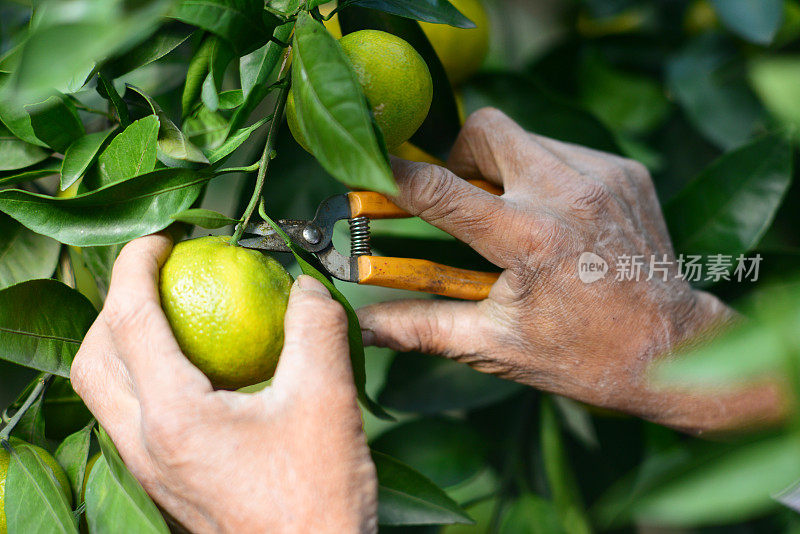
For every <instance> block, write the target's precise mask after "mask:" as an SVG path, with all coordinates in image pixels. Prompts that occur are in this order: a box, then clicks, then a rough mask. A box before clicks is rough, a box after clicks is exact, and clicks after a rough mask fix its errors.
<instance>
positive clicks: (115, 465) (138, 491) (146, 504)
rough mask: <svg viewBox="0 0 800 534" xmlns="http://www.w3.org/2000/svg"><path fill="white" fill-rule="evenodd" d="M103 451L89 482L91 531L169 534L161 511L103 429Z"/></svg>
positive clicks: (100, 433)
mask: <svg viewBox="0 0 800 534" xmlns="http://www.w3.org/2000/svg"><path fill="white" fill-rule="evenodd" d="M97 438H98V440H99V441H100V448H101V450H102V451H103V455H102V456H101V457H100V458H98V460H97V462H96V463H95V464H94V467H92V470H91V473H90V474H89V481H88V483H87V485H86V520H87V522H88V523H89V530H90V531H91V532H117V531H118V529H119V525H121V524H122V525H125V532H130V533H136V534H139V533H159V534H169V528H168V527H167V524H166V523H165V522H164V518H163V517H162V516H161V512H159V511H158V508H157V507H156V505H155V504H153V501H151V500H150V497H148V496H147V493H145V491H144V489H143V488H142V486H141V485H140V484H139V482H138V481H137V480H136V479H135V478H134V477H133V475H132V474H131V473H130V472H129V471H128V469H127V468H126V467H125V464H124V463H122V458H120V456H119V453H118V452H117V449H116V447H114V443H112V441H111V438H109V437H108V434H106V432H105V431H104V430H103V429H100V431H99V432H98V433H97Z"/></svg>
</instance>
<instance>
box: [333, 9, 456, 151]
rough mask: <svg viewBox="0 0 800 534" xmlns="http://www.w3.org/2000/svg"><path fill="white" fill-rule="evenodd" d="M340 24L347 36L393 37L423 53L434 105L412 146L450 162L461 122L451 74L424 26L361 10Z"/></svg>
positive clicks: (350, 12) (345, 15)
mask: <svg viewBox="0 0 800 534" xmlns="http://www.w3.org/2000/svg"><path fill="white" fill-rule="evenodd" d="M339 24H340V26H341V28H342V32H343V33H345V34H347V33H351V32H354V31H358V30H362V29H373V30H380V31H385V32H388V33H391V34H393V35H396V36H398V37H400V38H402V39H404V40H405V41H407V42H408V43H409V44H410V45H411V46H413V47H414V49H415V50H416V51H417V52H419V54H420V55H421V56H422V59H424V60H425V63H426V64H427V65H428V70H429V71H430V73H431V79H432V81H433V101H432V102H431V107H430V110H429V111H428V116H427V117H426V118H425V121H424V122H423V123H422V126H420V127H419V129H418V130H417V132H416V133H415V134H414V135H413V136H412V137H411V142H412V143H414V144H415V145H416V146H418V147H420V148H422V149H423V150H425V151H427V152H428V153H430V154H433V155H434V156H436V157H438V158H439V159H441V160H446V159H447V155H448V154H449V153H450V149H451V148H452V146H453V143H454V142H455V140H456V137H457V136H458V132H459V130H460V129H461V122H460V119H459V116H458V107H457V105H456V101H455V97H454V96H453V95H454V93H453V88H452V87H451V85H450V81H449V80H448V78H447V73H446V72H445V70H444V66H442V62H441V61H440V60H439V56H438V55H437V54H436V51H435V50H434V49H433V46H432V45H431V44H430V42H429V41H428V38H427V37H426V36H425V34H424V33H423V31H422V28H421V27H420V25H419V24H418V23H417V22H416V21H414V20H409V19H406V18H402V17H398V16H395V15H391V14H389V13H383V12H380V11H375V10H374V9H366V8H363V7H358V6H350V7H348V8H347V9H344V10H342V11H341V12H340V13H339Z"/></svg>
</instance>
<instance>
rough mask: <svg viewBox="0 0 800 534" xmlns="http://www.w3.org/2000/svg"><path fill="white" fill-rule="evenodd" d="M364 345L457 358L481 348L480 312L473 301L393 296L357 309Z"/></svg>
mask: <svg viewBox="0 0 800 534" xmlns="http://www.w3.org/2000/svg"><path fill="white" fill-rule="evenodd" d="M358 317H359V321H360V323H361V329H362V332H363V335H364V344H365V345H375V346H378V347H389V348H391V349H393V350H397V351H400V352H411V351H418V352H424V353H426V354H436V355H439V356H445V357H448V358H454V359H459V358H460V357H462V356H468V355H470V354H476V353H479V352H481V347H482V346H484V344H485V339H486V338H487V336H486V335H485V332H486V328H484V326H483V324H484V316H483V315H482V314H481V312H480V309H479V308H478V305H477V304H476V303H474V302H456V301H444V300H396V301H392V302H383V303H380V304H373V305H371V306H366V307H364V308H361V309H360V310H358Z"/></svg>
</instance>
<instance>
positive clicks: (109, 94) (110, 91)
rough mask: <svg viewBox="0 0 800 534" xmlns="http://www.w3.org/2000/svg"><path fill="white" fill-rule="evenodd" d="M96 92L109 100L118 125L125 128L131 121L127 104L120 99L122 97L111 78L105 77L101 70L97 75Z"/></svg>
mask: <svg viewBox="0 0 800 534" xmlns="http://www.w3.org/2000/svg"><path fill="white" fill-rule="evenodd" d="M97 92H98V93H99V94H100V96H102V97H103V98H105V99H106V100H108V101H109V102H111V105H112V106H114V110H115V111H116V112H117V117H118V118H119V124H120V126H122V127H123V128H127V127H128V126H129V125H130V123H131V115H130V112H129V111H128V106H126V105H125V102H123V101H122V97H121V96H119V93H118V92H117V89H116V87H114V84H113V83H112V82H111V80H109V79H108V78H106V76H105V75H104V74H103V73H102V72H100V73H98V75H97Z"/></svg>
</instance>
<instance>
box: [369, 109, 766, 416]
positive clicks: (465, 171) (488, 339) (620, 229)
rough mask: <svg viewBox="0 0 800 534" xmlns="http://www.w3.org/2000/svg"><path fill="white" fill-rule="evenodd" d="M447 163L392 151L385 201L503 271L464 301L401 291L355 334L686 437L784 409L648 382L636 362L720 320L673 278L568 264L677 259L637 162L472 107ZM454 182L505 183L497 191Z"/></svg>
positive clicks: (723, 315) (715, 306)
mask: <svg viewBox="0 0 800 534" xmlns="http://www.w3.org/2000/svg"><path fill="white" fill-rule="evenodd" d="M448 167H449V169H450V170H447V169H445V168H442V167H438V166H435V165H430V164H425V163H411V162H408V161H404V160H400V159H396V160H394V172H395V176H396V178H397V181H398V185H399V186H400V195H399V196H398V198H397V199H396V200H395V202H396V203H397V204H398V205H399V206H400V207H402V208H403V209H405V210H406V211H408V212H410V213H413V214H417V215H419V216H420V217H422V218H423V219H425V220H427V221H428V222H430V223H432V224H434V225H435V226H438V227H439V228H441V229H443V230H445V231H447V232H448V233H450V234H452V235H454V236H455V237H457V238H459V239H461V240H462V241H464V242H466V243H467V244H468V245H470V246H472V247H473V248H474V249H475V250H476V251H477V252H479V253H480V254H481V255H483V256H484V257H485V258H486V259H488V260H489V261H491V262H492V263H494V264H496V265H497V266H499V267H501V268H503V269H505V271H504V272H503V274H502V275H501V277H500V279H499V280H498V282H497V283H496V284H495V285H494V287H493V288H492V292H491V294H490V296H489V298H488V299H487V300H485V301H482V302H479V303H477V304H475V303H468V302H453V301H430V300H411V301H395V302H389V303H384V304H377V305H373V306H370V307H367V308H365V309H362V310H361V311H360V313H359V315H360V318H361V326H362V328H363V329H364V330H365V341H367V342H368V343H370V342H371V343H373V344H376V345H380V346H388V347H391V348H393V349H396V350H400V351H412V350H417V351H422V352H427V353H433V354H440V355H444V356H447V357H450V358H453V359H455V360H458V361H462V362H465V363H469V364H471V365H472V366H473V367H475V368H476V369H478V370H480V371H484V372H488V373H492V374H497V375H500V376H502V377H505V378H508V379H511V380H515V381H518V382H522V383H524V384H528V385H531V386H534V387H537V388H539V389H542V390H545V391H550V392H554V393H558V394H561V395H566V396H569V397H572V398H575V399H578V400H581V401H585V402H588V403H591V404H594V405H597V406H602V407H606V408H611V409H616V410H620V411H624V412H628V413H631V414H635V415H637V416H640V417H644V418H646V419H650V420H652V421H655V422H658V423H661V424H665V425H669V426H673V427H676V428H681V429H684V430H690V431H696V432H701V431H706V430H724V429H729V428H734V427H738V426H741V425H745V424H749V423H752V422H754V421H764V420H770V419H773V420H774V419H776V418H778V417H780V416H781V409H780V405H781V402H780V396H779V392H778V391H777V388H776V387H775V386H774V385H771V384H765V385H763V387H761V386H754V387H752V388H750V389H748V390H747V391H740V392H735V393H731V394H727V395H717V394H716V392H714V393H710V394H709V395H707V396H704V395H695V394H683V393H671V392H663V391H657V390H654V389H653V388H652V387H651V386H650V384H649V383H648V381H647V376H646V372H647V369H648V366H649V364H650V363H651V362H652V361H653V360H655V359H656V358H659V357H662V356H663V355H665V354H668V353H669V352H670V351H672V350H673V349H674V348H676V347H677V346H678V345H679V344H681V343H683V342H686V341H688V340H691V339H692V338H693V337H695V336H696V335H698V334H700V333H702V332H703V331H705V330H709V329H713V328H715V327H717V326H719V325H720V324H721V323H725V322H726V321H729V320H730V319H731V318H732V315H733V314H732V312H731V310H730V309H728V308H727V307H726V306H725V305H724V304H722V303H721V302H720V301H719V300H717V299H716V298H715V297H713V296H712V295H710V294H708V293H705V292H702V291H696V290H693V289H692V288H691V287H690V285H689V284H688V283H687V282H686V281H684V280H682V279H679V278H676V277H675V275H676V274H677V273H676V272H675V263H674V261H673V262H672V263H671V265H672V269H671V271H670V273H669V277H668V280H667V281H662V280H661V278H660V277H658V276H655V277H653V279H652V280H645V278H646V277H642V278H641V279H640V280H638V281H616V280H615V273H613V272H611V273H609V274H608V275H607V276H606V277H605V278H604V279H602V280H599V281H596V282H594V283H592V284H584V283H583V282H582V281H581V280H580V279H579V277H578V272H577V264H578V258H579V257H580V256H581V254H582V253H583V252H593V253H595V254H598V255H600V256H601V257H603V258H604V259H605V260H606V261H607V262H608V263H609V264H610V265H614V263H615V260H614V258H618V257H620V256H623V255H627V256H633V255H643V256H644V257H645V258H649V257H650V256H651V255H653V256H654V257H656V258H657V259H659V260H661V259H662V258H664V257H666V258H672V259H673V260H674V252H673V249H672V244H671V242H670V238H669V235H668V233H667V228H666V225H665V223H664V219H663V216H662V214H661V210H660V208H659V204H658V200H657V198H656V193H655V189H654V187H653V183H652V181H651V179H650V175H649V173H648V172H647V170H646V169H645V167H644V166H642V165H641V164H639V163H637V162H635V161H632V160H627V159H624V158H621V157H618V156H614V155H611V154H607V153H603V152H598V151H595V150H590V149H587V148H583V147H579V146H576V145H572V144H568V143H563V142H559V141H555V140H553V139H548V138H544V137H541V136H537V135H534V134H531V133H528V132H525V131H524V130H522V128H520V127H519V126H518V125H517V124H516V123H514V122H513V121H512V120H511V119H509V118H508V117H506V116H505V115H504V114H502V113H501V112H499V111H497V110H493V109H484V110H481V111H478V112H476V113H474V114H473V115H472V116H471V117H470V118H469V119H468V121H467V123H466V125H465V126H464V128H463V130H462V131H461V134H460V136H459V139H458V140H457V141H456V144H455V146H454V148H453V150H452V152H451V156H450V160H449V163H448ZM461 178H465V179H470V178H483V179H486V180H489V181H492V182H494V183H496V184H497V185H502V186H503V187H504V189H505V194H504V195H502V196H501V197H496V196H494V195H491V194H490V193H487V192H485V191H483V190H480V189H478V188H476V187H474V186H472V185H470V184H469V183H467V182H466V181H464V180H462V179H461Z"/></svg>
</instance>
